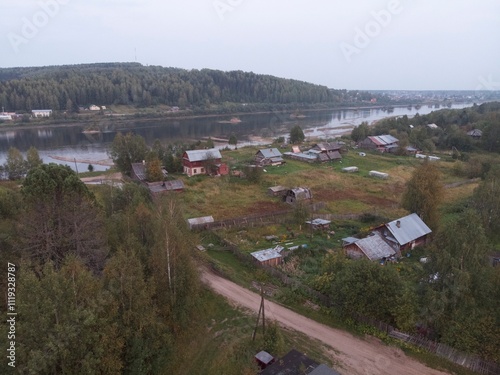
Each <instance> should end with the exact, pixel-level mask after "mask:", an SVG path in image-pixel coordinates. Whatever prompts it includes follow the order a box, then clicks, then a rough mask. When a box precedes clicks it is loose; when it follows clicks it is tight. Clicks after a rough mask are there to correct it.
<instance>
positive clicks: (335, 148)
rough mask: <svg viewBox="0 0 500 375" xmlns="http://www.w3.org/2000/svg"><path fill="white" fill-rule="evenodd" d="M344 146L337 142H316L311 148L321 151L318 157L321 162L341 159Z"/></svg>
mask: <svg viewBox="0 0 500 375" xmlns="http://www.w3.org/2000/svg"><path fill="white" fill-rule="evenodd" d="M341 149H342V146H341V145H340V143H337V142H330V143H329V142H324V143H316V144H315V145H314V146H313V147H312V148H311V150H315V151H319V155H318V159H319V161H320V162H327V161H335V160H341V159H342V155H340V153H341Z"/></svg>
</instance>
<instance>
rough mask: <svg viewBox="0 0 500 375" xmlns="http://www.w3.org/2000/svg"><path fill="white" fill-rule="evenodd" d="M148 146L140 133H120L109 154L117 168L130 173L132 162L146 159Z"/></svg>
mask: <svg viewBox="0 0 500 375" xmlns="http://www.w3.org/2000/svg"><path fill="white" fill-rule="evenodd" d="M147 153H148V147H147V145H146V141H145V140H144V138H142V137H141V136H140V135H133V134H132V133H127V134H126V135H123V134H122V133H118V134H117V135H116V137H115V139H114V140H113V143H112V144H111V150H110V152H109V154H110V155H111V158H112V159H113V162H114V163H115V164H116V166H117V168H118V169H119V170H120V171H121V172H123V173H125V174H128V175H130V173H131V171H132V163H139V162H142V161H143V160H145V159H146V155H147Z"/></svg>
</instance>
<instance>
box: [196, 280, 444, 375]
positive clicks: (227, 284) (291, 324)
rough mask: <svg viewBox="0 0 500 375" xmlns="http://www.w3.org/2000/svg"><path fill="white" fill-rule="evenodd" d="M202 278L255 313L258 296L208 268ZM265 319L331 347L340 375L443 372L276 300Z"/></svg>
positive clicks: (434, 374)
mask: <svg viewBox="0 0 500 375" xmlns="http://www.w3.org/2000/svg"><path fill="white" fill-rule="evenodd" d="M202 280H203V281H204V282H205V283H206V284H208V285H209V286H210V287H211V288H212V289H213V290H214V291H215V292H216V293H218V294H220V295H222V296H224V297H226V298H227V299H228V300H229V301H230V302H232V303H235V304H236V305H239V306H241V307H245V308H247V309H250V310H251V311H253V312H255V313H257V312H258V309H259V306H260V296H259V295H258V294H256V293H253V292H251V291H249V290H247V289H245V288H242V287H241V286H239V285H237V284H235V283H233V282H231V281H229V280H226V279H224V278H221V277H219V276H216V275H214V274H212V273H210V272H208V271H204V272H203V273H202ZM265 308H266V319H267V318H268V319H273V320H276V321H277V322H279V323H280V324H281V325H283V326H285V327H287V328H290V329H293V330H296V331H299V332H302V333H304V334H306V335H307V336H309V337H310V338H313V339H316V340H319V341H321V342H323V343H324V344H325V345H327V346H329V347H331V348H332V349H333V350H330V351H329V353H331V355H332V359H333V360H334V361H335V362H336V363H339V364H340V366H339V367H338V368H336V370H337V371H338V372H339V373H341V374H342V375H393V374H394V375H445V374H447V373H445V372H441V371H437V370H433V369H431V368H428V367H426V366H425V365H423V364H421V363H420V362H418V361H416V360H414V359H412V358H409V357H407V356H406V355H405V354H404V353H403V352H402V351H401V350H400V349H398V348H394V347H390V346H387V345H385V344H383V343H381V342H380V341H379V340H378V339H375V338H368V339H367V340H363V339H360V338H357V337H354V336H353V335H351V334H349V333H347V332H344V331H341V330H338V329H334V328H331V327H328V326H325V325H323V324H320V323H318V322H315V321H313V320H311V319H309V318H306V317H304V316H302V315H299V314H297V313H295V312H293V311H291V310H289V309H287V308H285V307H283V306H280V305H278V304H276V303H273V302H270V301H266V305H265Z"/></svg>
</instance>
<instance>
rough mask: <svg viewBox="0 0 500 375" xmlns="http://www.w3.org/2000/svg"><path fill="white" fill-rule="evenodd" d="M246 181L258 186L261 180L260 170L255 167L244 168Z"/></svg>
mask: <svg viewBox="0 0 500 375" xmlns="http://www.w3.org/2000/svg"><path fill="white" fill-rule="evenodd" d="M244 173H245V176H246V179H247V180H248V181H249V182H251V183H253V184H258V183H259V182H260V181H261V179H262V173H263V171H262V168H261V167H256V166H246V167H245V169H244Z"/></svg>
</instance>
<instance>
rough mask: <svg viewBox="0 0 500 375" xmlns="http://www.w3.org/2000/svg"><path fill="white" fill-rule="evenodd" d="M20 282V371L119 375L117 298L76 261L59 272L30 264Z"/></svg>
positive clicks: (23, 272)
mask: <svg viewBox="0 0 500 375" xmlns="http://www.w3.org/2000/svg"><path fill="white" fill-rule="evenodd" d="M20 269H21V273H20V274H19V280H18V294H19V295H18V298H17V304H18V306H17V307H18V309H19V311H20V312H22V319H21V320H20V322H19V323H18V326H17V332H16V335H17V340H16V341H17V342H18V353H17V355H18V361H17V370H18V371H19V372H20V373H31V374H34V373H37V374H54V373H58V374H82V373H86V374H99V373H101V374H120V373H121V370H122V363H121V360H120V352H121V348H122V346H123V340H122V339H121V337H120V335H119V333H118V329H117V328H118V327H117V325H116V324H115V322H114V321H115V317H116V312H117V306H116V301H114V300H113V299H111V298H109V297H110V296H109V293H108V292H107V291H106V290H104V289H103V287H102V283H101V281H100V280H98V279H97V278H95V277H94V276H93V275H92V273H91V272H89V271H88V270H87V269H86V268H85V266H84V265H83V264H82V263H81V262H79V261H78V260H77V259H74V258H68V259H67V260H66V261H65V262H64V264H63V265H62V267H61V269H60V270H59V271H57V270H56V269H55V268H54V267H53V265H52V264H51V263H47V264H45V266H43V269H42V270H41V271H40V272H38V273H36V274H35V272H32V271H30V270H29V267H28V265H27V264H25V265H24V267H21V268H20Z"/></svg>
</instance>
